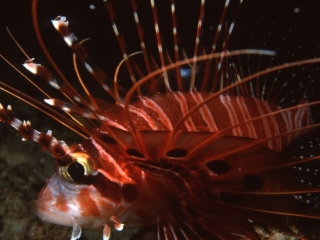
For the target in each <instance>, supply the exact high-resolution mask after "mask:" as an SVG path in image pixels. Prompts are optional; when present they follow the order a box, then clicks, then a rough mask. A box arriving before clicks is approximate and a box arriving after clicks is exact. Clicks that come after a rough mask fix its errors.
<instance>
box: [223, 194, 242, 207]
mask: <svg viewBox="0 0 320 240" xmlns="http://www.w3.org/2000/svg"><path fill="white" fill-rule="evenodd" d="M220 199H221V201H222V202H224V203H228V204H239V203H241V199H240V197H238V196H237V195H235V194H233V193H227V192H221V193H220Z"/></svg>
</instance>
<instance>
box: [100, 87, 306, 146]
mask: <svg viewBox="0 0 320 240" xmlns="http://www.w3.org/2000/svg"><path fill="white" fill-rule="evenodd" d="M210 95H211V94H210V93H205V92H204V93H199V92H197V91H192V92H170V93H164V94H157V95H155V96H152V97H148V98H147V97H141V98H140V100H139V101H136V102H134V103H133V104H132V106H130V113H131V114H132V119H133V121H134V122H135V126H136V128H137V130H154V131H171V130H173V126H176V124H177V123H178V122H179V120H180V119H181V118H182V117H183V116H185V115H186V114H187V113H188V112H189V110H190V109H192V108H193V107H195V106H197V105H198V104H199V103H201V102H203V100H204V99H206V98H207V97H209V96H210ZM276 110H278V107H277V106H275V105H273V104H271V103H268V102H267V101H264V100H260V99H256V98H250V97H242V96H232V95H231V96H230V95H223V94H221V95H219V96H217V97H216V98H214V99H213V100H211V101H210V102H209V103H208V104H206V105H204V106H203V107H201V108H200V109H199V110H197V111H195V112H194V113H193V114H192V115H191V117H190V118H188V119H187V120H186V121H184V124H183V126H182V127H181V131H188V132H198V131H200V132H219V131H223V130H224V129H227V131H224V132H223V134H226V135H231V136H238V137H249V138H271V137H274V136H277V135H279V134H282V133H285V132H289V131H294V130H297V129H300V128H303V127H305V126H309V125H311V124H312V122H311V116H310V112H309V109H308V108H300V109H297V110H293V111H287V112H282V113H278V114H273V115H271V116H269V117H266V118H260V119H257V120H255V121H252V122H251V120H252V119H254V118H257V117H260V116H263V115H267V114H270V113H272V112H274V111H276ZM104 115H105V116H107V117H108V118H109V120H110V122H109V121H107V123H108V124H110V125H112V126H116V127H119V128H120V129H124V130H128V129H130V126H129V125H128V122H127V120H126V119H124V118H123V115H124V112H123V106H115V107H114V108H112V109H109V110H106V112H105V113H104ZM111 119H112V120H113V121H111ZM243 122H247V123H245V124H243ZM115 124H119V125H120V126H119V125H115ZM233 126H235V127H233ZM299 135H300V133H299V132H298V133H297V134H290V135H287V136H285V137H283V138H279V139H276V140H273V141H269V142H268V148H270V149H272V150H274V151H277V152H282V151H283V149H284V148H285V147H286V146H288V144H289V143H290V142H292V141H293V140H294V139H296V138H297V137H299Z"/></svg>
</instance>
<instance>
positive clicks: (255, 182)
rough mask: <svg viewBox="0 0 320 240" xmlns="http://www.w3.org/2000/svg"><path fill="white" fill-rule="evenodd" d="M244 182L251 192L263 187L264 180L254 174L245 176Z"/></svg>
mask: <svg viewBox="0 0 320 240" xmlns="http://www.w3.org/2000/svg"><path fill="white" fill-rule="evenodd" d="M242 180H243V183H244V185H245V186H246V188H247V189H248V190H249V191H256V190H258V189H260V188H261V187H262V186H263V179H262V178H261V177H259V176H256V175H253V174H247V175H244V177H243V179H242Z"/></svg>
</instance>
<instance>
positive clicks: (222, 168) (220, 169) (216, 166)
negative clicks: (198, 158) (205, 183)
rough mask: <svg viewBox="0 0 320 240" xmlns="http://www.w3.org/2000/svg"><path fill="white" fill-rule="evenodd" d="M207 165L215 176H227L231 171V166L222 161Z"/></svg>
mask: <svg viewBox="0 0 320 240" xmlns="http://www.w3.org/2000/svg"><path fill="white" fill-rule="evenodd" d="M206 165H207V168H209V170H210V171H211V172H214V173H215V174H225V173H227V172H228V171H229V170H230V166H229V164H228V163H227V162H225V161H222V160H214V161H211V162H208V163H207V164H206Z"/></svg>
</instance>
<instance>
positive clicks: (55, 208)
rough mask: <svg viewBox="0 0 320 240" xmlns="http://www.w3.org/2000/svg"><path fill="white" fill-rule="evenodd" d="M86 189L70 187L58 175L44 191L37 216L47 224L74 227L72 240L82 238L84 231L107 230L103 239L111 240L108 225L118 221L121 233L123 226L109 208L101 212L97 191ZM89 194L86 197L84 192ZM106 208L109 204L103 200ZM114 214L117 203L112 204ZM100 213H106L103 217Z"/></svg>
mask: <svg viewBox="0 0 320 240" xmlns="http://www.w3.org/2000/svg"><path fill="white" fill-rule="evenodd" d="M85 188H86V187H84V186H80V185H79V186H78V187H77V188H75V187H74V186H72V184H68V183H67V184H66V183H65V182H64V181H63V180H62V179H61V178H60V177H59V175H57V174H54V175H53V176H52V177H51V179H50V181H49V182H48V183H47V185H46V186H45V187H44V188H43V189H42V190H41V192H40V194H39V197H38V200H37V205H36V214H37V215H38V216H39V218H40V219H42V220H43V221H45V222H50V223H54V224H59V225H64V226H72V227H73V230H72V236H71V240H75V239H78V238H79V237H80V236H81V232H82V231H81V228H88V229H103V239H109V237H110V227H109V226H108V225H107V224H106V222H108V223H109V222H110V223H112V222H114V227H115V228H116V229H117V230H119V231H120V230H122V229H123V225H124V224H122V223H120V221H119V220H118V219H117V218H116V217H115V216H111V214H108V211H106V209H103V211H101V210H100V209H98V208H97V207H96V204H95V203H96V202H97V198H96V199H95V200H93V197H97V196H98V194H97V193H96V192H95V191H94V189H90V190H91V191H90V192H89V191H87V190H84V189H85ZM84 191H85V192H87V194H85V195H83V194H82V192H84ZM103 203H104V207H106V205H107V203H106V201H103ZM108 205H109V206H108V208H109V210H110V212H112V210H111V209H113V207H114V204H113V203H112V202H110V203H109V204H108ZM100 212H103V216H101V214H100Z"/></svg>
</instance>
